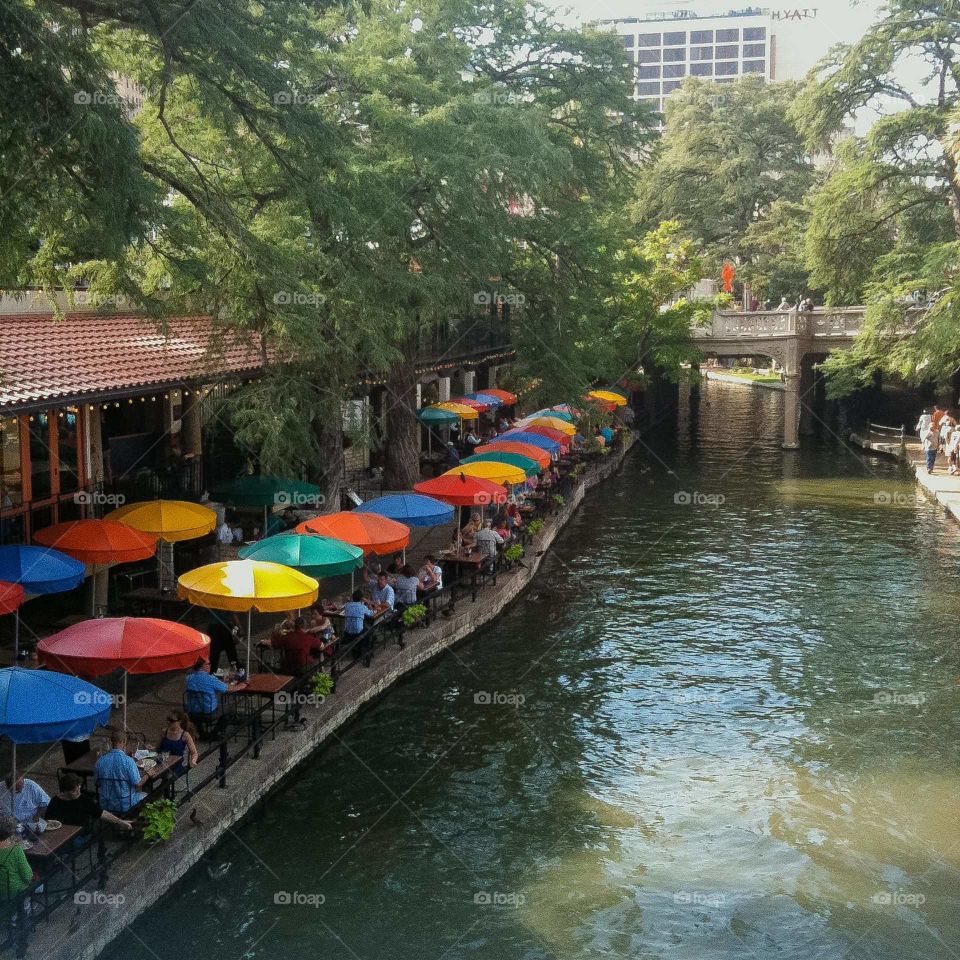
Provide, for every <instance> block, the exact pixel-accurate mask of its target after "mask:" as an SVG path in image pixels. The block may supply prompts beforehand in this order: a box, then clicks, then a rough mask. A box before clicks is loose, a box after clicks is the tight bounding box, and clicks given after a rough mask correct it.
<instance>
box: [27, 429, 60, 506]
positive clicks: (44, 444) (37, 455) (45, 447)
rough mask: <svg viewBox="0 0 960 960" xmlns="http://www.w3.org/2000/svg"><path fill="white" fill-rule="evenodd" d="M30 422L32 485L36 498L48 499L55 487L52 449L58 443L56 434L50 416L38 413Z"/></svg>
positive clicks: (34, 497)
mask: <svg viewBox="0 0 960 960" xmlns="http://www.w3.org/2000/svg"><path fill="white" fill-rule="evenodd" d="M29 423H30V476H31V479H32V482H31V484H30V487H31V489H32V491H33V499H34V500H46V499H47V498H48V497H49V496H50V495H51V493H52V492H53V488H52V487H51V485H50V480H51V477H52V473H53V466H54V464H53V456H52V454H51V451H52V449H53V447H54V446H55V444H56V440H55V439H54V436H55V435H51V432H50V416H49V414H47V413H38V414H36V415H35V416H33V417H31V418H30V420H29Z"/></svg>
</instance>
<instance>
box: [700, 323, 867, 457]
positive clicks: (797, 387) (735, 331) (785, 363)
mask: <svg viewBox="0 0 960 960" xmlns="http://www.w3.org/2000/svg"><path fill="white" fill-rule="evenodd" d="M864 310H865V308H864V307H843V308H838V309H831V308H817V309H815V310H811V311H808V312H803V313H801V312H799V311H797V310H790V311H789V312H787V311H784V312H782V313H781V312H779V311H770V310H759V311H756V312H752V313H740V312H736V311H729V310H719V311H717V312H716V313H715V314H714V315H713V320H712V321H711V323H710V325H709V326H707V327H700V328H698V329H696V330H694V331H693V338H694V341H695V343H696V344H697V346H698V347H699V348H700V349H701V350H702V351H703V353H704V354H706V356H708V357H751V356H764V357H770V358H771V359H772V360H776V361H777V363H778V364H779V365H780V366H781V367H782V368H783V371H784V396H785V403H784V405H783V445H784V447H785V448H786V449H788V450H796V449H797V448H798V447H799V445H800V444H799V439H798V438H799V433H800V421H801V415H802V413H806V415H807V416H809V415H810V413H811V408H810V404H811V402H812V399H813V392H814V388H815V385H816V377H815V371H814V368H815V366H816V364H818V363H820V362H822V361H823V360H825V359H826V358H827V356H828V355H829V354H830V353H832V352H833V351H834V350H842V349H844V348H845V347H849V346H851V345H852V344H853V341H854V338H855V337H856V336H857V334H858V333H859V332H860V330H861V328H862V327H863V315H864Z"/></svg>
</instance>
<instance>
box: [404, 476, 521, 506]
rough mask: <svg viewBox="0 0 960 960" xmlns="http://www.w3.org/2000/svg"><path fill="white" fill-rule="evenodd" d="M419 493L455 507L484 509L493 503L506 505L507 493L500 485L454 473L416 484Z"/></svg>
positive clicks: (415, 487)
mask: <svg viewBox="0 0 960 960" xmlns="http://www.w3.org/2000/svg"><path fill="white" fill-rule="evenodd" d="M413 489H414V490H415V491H416V492H417V493H422V494H425V495H426V496H428V497H436V498H437V500H443V501H444V503H449V504H451V505H452V506H454V507H483V506H486V505H487V504H491V503H506V502H507V491H506V490H505V489H504V488H503V487H502V486H501V485H500V484H498V483H491V482H490V481H489V480H484V479H482V478H480V477H468V476H467V475H466V474H464V473H457V472H456V471H452V472H450V473H445V474H443V475H442V476H439V477H435V478H434V479H433V480H423V481H421V482H420V483H417V484H414V487H413Z"/></svg>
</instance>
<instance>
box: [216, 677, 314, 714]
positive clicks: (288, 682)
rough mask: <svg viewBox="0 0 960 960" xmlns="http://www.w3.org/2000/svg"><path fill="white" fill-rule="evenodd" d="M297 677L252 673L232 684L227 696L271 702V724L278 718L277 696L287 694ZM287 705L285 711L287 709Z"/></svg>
mask: <svg viewBox="0 0 960 960" xmlns="http://www.w3.org/2000/svg"><path fill="white" fill-rule="evenodd" d="M296 679H297V678H296V677H294V676H291V675H290V674H287V673H251V674H250V676H249V677H247V678H246V680H243V681H241V682H239V683H231V684H229V686H228V689H227V693H226V694H225V695H226V696H231V695H232V696H235V697H261V698H263V699H268V700H269V702H270V722H271V723H273V722H274V721H275V720H276V717H277V695H278V694H281V693H285V692H286V691H287V690H289V688H290V687H292V686H293V684H294V682H295V681H296ZM286 706H287V705H286V704H285V705H284V709H286Z"/></svg>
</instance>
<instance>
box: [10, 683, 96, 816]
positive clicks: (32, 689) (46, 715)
mask: <svg viewBox="0 0 960 960" xmlns="http://www.w3.org/2000/svg"><path fill="white" fill-rule="evenodd" d="M112 709H113V698H112V697H111V696H110V694H109V693H105V692H104V691H103V690H101V689H100V688H99V687H95V686H93V684H91V683H87V682H86V680H79V679H77V678H76V677H68V676H66V675H65V674H62V673H56V672H55V671H52V670H27V669H25V668H24V667H5V668H4V669H2V670H0V736H5V737H9V738H10V740H11V741H13V767H12V771H13V776H14V780H16V775H17V744H18V743H51V742H53V741H56V740H74V739H77V738H83V737H89V736H90V734H92V733H93V731H94V730H96V728H97V727H105V726H106V725H107V724H108V723H109V722H110V711H111V710H112ZM15 804H16V794H15V793H14V791H13V790H11V791H10V808H11V810H10V812H11V813H12V814H13V815H14V818H16V806H15Z"/></svg>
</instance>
